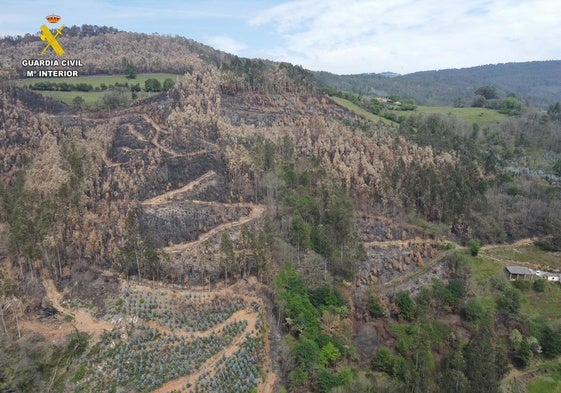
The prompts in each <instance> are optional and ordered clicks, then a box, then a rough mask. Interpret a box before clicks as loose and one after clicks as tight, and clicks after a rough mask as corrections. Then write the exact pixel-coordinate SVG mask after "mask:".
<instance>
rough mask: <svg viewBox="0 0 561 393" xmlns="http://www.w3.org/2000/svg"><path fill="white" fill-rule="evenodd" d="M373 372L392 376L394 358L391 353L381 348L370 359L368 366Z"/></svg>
mask: <svg viewBox="0 0 561 393" xmlns="http://www.w3.org/2000/svg"><path fill="white" fill-rule="evenodd" d="M370 365H371V366H372V369H373V370H375V371H382V372H384V373H387V374H389V375H392V372H393V366H394V357H393V353H392V351H390V350H389V349H388V348H381V349H380V350H379V351H378V352H377V353H376V356H374V359H372V362H371V364H370Z"/></svg>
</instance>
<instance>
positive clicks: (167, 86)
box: [162, 78, 173, 91]
mask: <svg viewBox="0 0 561 393" xmlns="http://www.w3.org/2000/svg"><path fill="white" fill-rule="evenodd" d="M172 87H173V80H172V79H171V78H166V79H164V84H163V85H162V88H163V89H164V91H168V90H169V89H171V88H172Z"/></svg>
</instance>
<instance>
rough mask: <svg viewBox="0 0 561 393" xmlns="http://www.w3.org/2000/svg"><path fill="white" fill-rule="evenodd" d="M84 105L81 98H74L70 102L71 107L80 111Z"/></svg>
mask: <svg viewBox="0 0 561 393" xmlns="http://www.w3.org/2000/svg"><path fill="white" fill-rule="evenodd" d="M85 103H86V101H84V99H83V98H82V96H76V97H74V99H73V100H72V106H73V107H74V108H76V109H77V110H82V108H84V105H85Z"/></svg>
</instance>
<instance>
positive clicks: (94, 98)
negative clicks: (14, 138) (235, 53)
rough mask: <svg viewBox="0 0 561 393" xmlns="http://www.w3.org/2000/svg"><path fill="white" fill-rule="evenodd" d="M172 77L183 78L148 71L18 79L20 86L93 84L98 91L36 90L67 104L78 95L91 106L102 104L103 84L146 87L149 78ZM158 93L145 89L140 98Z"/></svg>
mask: <svg viewBox="0 0 561 393" xmlns="http://www.w3.org/2000/svg"><path fill="white" fill-rule="evenodd" d="M168 78H169V79H171V80H173V81H174V82H175V81H177V80H178V79H179V78H181V75H177V74H169V73H148V74H138V75H137V76H136V78H135V79H127V78H126V77H125V75H88V76H78V77H72V78H52V79H51V78H26V79H19V80H18V81H17V84H18V86H21V87H27V86H29V85H31V84H34V83H38V82H56V83H62V82H66V83H71V84H79V83H86V84H89V85H92V87H93V88H94V90H96V88H97V90H98V91H88V92H85V91H49V90H34V91H35V92H36V93H39V94H42V95H44V96H46V97H51V98H54V99H55V100H59V101H62V102H64V103H66V104H72V100H73V99H74V98H76V97H77V96H80V97H82V98H83V99H84V102H85V104H86V105H87V106H89V107H95V106H101V105H102V104H101V99H102V97H103V91H100V89H101V86H102V85H105V86H110V85H115V84H125V83H128V85H129V86H132V85H135V84H137V83H138V84H139V85H140V87H141V88H144V83H145V82H146V80H148V79H157V80H159V81H160V83H162V84H163V82H164V80H165V79H168ZM154 94H156V93H147V92H144V91H141V92H138V93H137V95H138V98H139V99H142V98H147V97H150V96H151V95H154Z"/></svg>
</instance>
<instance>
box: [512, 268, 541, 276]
mask: <svg viewBox="0 0 561 393" xmlns="http://www.w3.org/2000/svg"><path fill="white" fill-rule="evenodd" d="M506 270H507V271H508V272H509V273H510V274H518V275H524V276H531V275H533V274H534V272H532V271H531V270H530V269H528V268H527V267H524V266H507V267H506Z"/></svg>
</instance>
